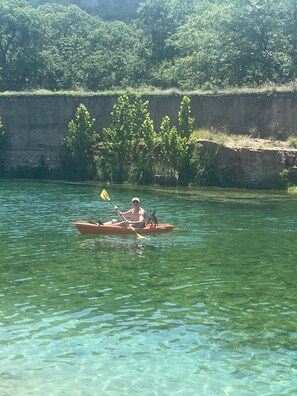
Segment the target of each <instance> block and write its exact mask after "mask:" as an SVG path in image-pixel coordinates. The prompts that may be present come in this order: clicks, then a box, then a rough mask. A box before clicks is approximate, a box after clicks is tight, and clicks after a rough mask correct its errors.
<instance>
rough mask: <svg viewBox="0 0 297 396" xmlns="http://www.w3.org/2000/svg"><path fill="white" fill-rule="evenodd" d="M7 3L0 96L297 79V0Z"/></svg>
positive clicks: (2, 1) (2, 2) (0, 15)
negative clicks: (9, 92)
mask: <svg viewBox="0 0 297 396" xmlns="http://www.w3.org/2000/svg"><path fill="white" fill-rule="evenodd" d="M46 3H47V4H45V1H43V0H31V1H30V2H29V1H26V0H0V90H2V91H5V90H24V89H38V88H45V89H50V90H62V89H63V90H67V89H78V88H80V89H87V90H93V91H96V90H110V89H115V88H127V87H133V88H140V87H145V86H155V87H158V88H161V89H163V88H172V87H173V88H178V89H182V90H183V89H184V90H189V89H191V90H195V89H209V88H211V87H218V88H225V87H230V86H235V87H240V86H258V85H262V84H266V83H274V84H284V83H289V82H291V81H294V80H296V70H297V68H296V66H297V3H296V1H295V0H142V1H140V0H125V1H123V0H109V1H107V0H92V1H83V0H80V1H79V0H72V1H71V0H67V1H65V0H63V2H62V1H58V0H55V3H63V4H53V3H54V2H53V1H48V0H47V2H46Z"/></svg>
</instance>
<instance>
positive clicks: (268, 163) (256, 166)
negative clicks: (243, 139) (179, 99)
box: [199, 140, 297, 188]
mask: <svg viewBox="0 0 297 396" xmlns="http://www.w3.org/2000/svg"><path fill="white" fill-rule="evenodd" d="M254 142H255V141H254ZM199 143H200V144H202V155H203V156H205V155H206V156H209V157H211V158H212V161H213V172H214V174H215V176H216V177H217V179H218V181H219V182H221V183H220V184H223V185H226V186H236V187H247V188H273V187H274V186H275V185H276V184H277V183H278V182H279V181H280V177H281V176H280V175H281V174H282V172H283V171H285V172H287V173H288V175H289V177H290V180H292V181H293V182H294V181H295V183H296V182H297V149H290V148H284V147H269V148H267V147H264V146H261V145H258V146H257V145H255V143H254V144H253V147H246V146H242V145H240V144H237V143H236V142H235V143H234V142H233V143H230V142H229V143H228V142H227V143H226V144H219V143H215V142H213V141H210V140H199ZM286 170H287V171H286Z"/></svg>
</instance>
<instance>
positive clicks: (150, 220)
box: [146, 210, 159, 226]
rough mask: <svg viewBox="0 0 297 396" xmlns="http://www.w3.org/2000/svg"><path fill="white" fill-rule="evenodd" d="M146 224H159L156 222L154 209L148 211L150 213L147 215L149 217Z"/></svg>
mask: <svg viewBox="0 0 297 396" xmlns="http://www.w3.org/2000/svg"><path fill="white" fill-rule="evenodd" d="M148 224H151V225H154V226H156V225H158V224H159V223H158V219H157V217H156V211H155V210H153V211H152V212H150V215H149V218H148V221H147V223H146V225H148Z"/></svg>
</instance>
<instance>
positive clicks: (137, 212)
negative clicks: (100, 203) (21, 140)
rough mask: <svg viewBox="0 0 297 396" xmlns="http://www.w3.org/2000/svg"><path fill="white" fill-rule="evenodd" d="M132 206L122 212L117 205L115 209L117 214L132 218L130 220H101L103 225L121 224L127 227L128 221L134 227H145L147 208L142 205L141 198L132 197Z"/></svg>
mask: <svg viewBox="0 0 297 396" xmlns="http://www.w3.org/2000/svg"><path fill="white" fill-rule="evenodd" d="M131 203H132V208H131V209H129V210H127V211H126V212H121V211H120V210H119V208H118V207H117V206H115V210H116V212H117V214H118V215H119V216H120V217H122V218H125V219H131V220H129V221H126V220H123V221H118V220H117V219H112V220H111V221H107V222H105V223H102V222H101V221H99V224H101V225H120V226H122V227H127V226H128V222H129V224H131V226H132V227H133V228H142V227H145V210H144V209H143V208H141V207H140V199H139V198H137V197H134V198H132V201H131Z"/></svg>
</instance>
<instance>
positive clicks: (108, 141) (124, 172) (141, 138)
mask: <svg viewBox="0 0 297 396" xmlns="http://www.w3.org/2000/svg"><path fill="white" fill-rule="evenodd" d="M147 106H148V102H143V101H142V99H141V98H140V97H136V98H135V101H134V102H133V101H132V100H131V99H130V98H129V97H128V96H127V95H123V96H120V97H119V98H118V101H117V103H116V104H115V105H114V107H113V112H112V125H111V127H110V128H104V129H103V131H102V140H103V150H102V152H101V155H100V158H99V167H100V170H101V172H102V175H103V177H104V178H106V179H108V180H112V181H113V182H115V183H123V182H124V181H127V180H128V179H130V180H132V181H134V182H137V183H149V182H151V181H152V177H153V174H152V173H153V171H152V169H153V166H152V161H153V158H154V139H155V136H156V134H155V130H154V127H153V123H152V121H151V119H150V115H149V113H148V110H147Z"/></svg>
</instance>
